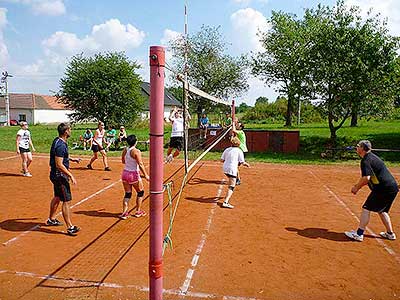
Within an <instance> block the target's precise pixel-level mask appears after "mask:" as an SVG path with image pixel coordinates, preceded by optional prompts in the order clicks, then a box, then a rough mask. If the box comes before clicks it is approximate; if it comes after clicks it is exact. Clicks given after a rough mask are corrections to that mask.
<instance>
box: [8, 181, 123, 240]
mask: <svg viewBox="0 0 400 300" xmlns="http://www.w3.org/2000/svg"><path fill="white" fill-rule="evenodd" d="M120 181H121V179H119V180H118V181H116V182H114V183H111V184H109V185H107V186H106V187H104V188H102V189H101V190H99V191H97V192H96V193H94V194H91V195H90V196H87V197H86V198H84V199H82V200H81V201H79V202H78V203H76V204H74V205H72V206H71V209H73V208H74V207H76V206H78V205H80V204H82V203H84V202H86V201H88V200H89V199H91V198H93V197H95V196H97V195H99V194H101V193H102V192H104V191H106V190H108V189H109V188H111V187H113V186H114V185H116V184H117V183H119V182H120ZM61 214H62V212H59V213H58V214H57V215H56V216H60V215H61ZM38 228H40V225H39V224H37V225H35V226H33V227H32V228H30V229H28V230H26V231H24V232H22V233H20V234H19V235H17V236H16V237H13V238H12V239H10V240H8V241H6V242H4V243H3V245H4V246H8V245H9V244H11V243H13V242H15V241H17V240H19V239H20V238H21V237H23V236H25V235H27V234H28V233H30V232H32V231H34V230H36V229H38Z"/></svg>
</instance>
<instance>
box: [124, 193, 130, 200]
mask: <svg viewBox="0 0 400 300" xmlns="http://www.w3.org/2000/svg"><path fill="white" fill-rule="evenodd" d="M131 197H132V193H125V196H124V198H127V199H131Z"/></svg>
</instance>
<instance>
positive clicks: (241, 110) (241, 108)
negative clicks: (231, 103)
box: [235, 102, 251, 113]
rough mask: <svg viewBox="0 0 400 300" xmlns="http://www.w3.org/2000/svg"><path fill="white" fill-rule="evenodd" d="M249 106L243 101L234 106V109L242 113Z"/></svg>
mask: <svg viewBox="0 0 400 300" xmlns="http://www.w3.org/2000/svg"><path fill="white" fill-rule="evenodd" d="M250 108H251V106H249V105H247V103H245V102H242V103H240V105H239V106H237V107H236V109H235V110H236V112H237V113H244V112H246V111H247V110H248V109H250Z"/></svg>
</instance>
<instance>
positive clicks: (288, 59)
mask: <svg viewBox="0 0 400 300" xmlns="http://www.w3.org/2000/svg"><path fill="white" fill-rule="evenodd" d="M269 23H270V25H271V29H269V30H267V31H266V32H261V33H260V41H261V43H262V45H263V48H264V51H262V52H259V53H256V54H255V55H253V57H252V61H251V66H252V73H253V74H254V75H255V76H258V77H259V78H261V79H262V80H263V81H264V82H265V83H266V84H268V85H270V84H278V86H279V92H280V93H281V94H285V95H286V96H287V109H286V118H285V119H286V122H285V125H286V126H291V125H292V115H293V110H294V107H295V104H296V103H299V102H300V101H301V100H302V99H303V98H304V97H306V96H308V94H307V87H308V86H309V83H308V74H307V68H306V63H307V53H308V52H307V51H308V47H309V43H310V39H309V33H308V32H307V29H308V28H306V27H304V26H303V24H302V22H300V21H299V20H298V19H297V18H296V16H295V15H292V14H288V13H284V12H272V17H271V19H270V20H269Z"/></svg>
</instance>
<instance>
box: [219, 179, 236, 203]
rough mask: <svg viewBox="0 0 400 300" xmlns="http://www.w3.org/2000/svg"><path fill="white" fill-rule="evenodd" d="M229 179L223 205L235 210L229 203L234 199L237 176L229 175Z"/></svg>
mask: <svg viewBox="0 0 400 300" xmlns="http://www.w3.org/2000/svg"><path fill="white" fill-rule="evenodd" d="M227 177H228V190H227V191H226V195H225V199H224V202H223V203H222V207H226V208H233V205H232V204H230V203H229V200H230V199H231V197H232V194H233V191H234V189H235V186H236V176H232V175H227Z"/></svg>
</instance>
